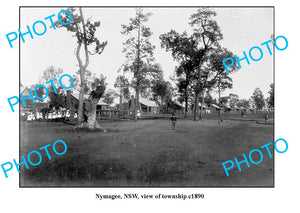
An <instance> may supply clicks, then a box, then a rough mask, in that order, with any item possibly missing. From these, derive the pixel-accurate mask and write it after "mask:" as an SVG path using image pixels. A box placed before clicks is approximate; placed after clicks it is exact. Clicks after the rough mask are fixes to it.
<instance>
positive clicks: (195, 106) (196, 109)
mask: <svg viewBox="0 0 300 213" xmlns="http://www.w3.org/2000/svg"><path fill="white" fill-rule="evenodd" d="M198 103H199V93H198V92H196V93H195V101H194V109H193V110H194V121H196V117H197V113H198Z"/></svg>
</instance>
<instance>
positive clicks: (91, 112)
mask: <svg viewBox="0 0 300 213" xmlns="http://www.w3.org/2000/svg"><path fill="white" fill-rule="evenodd" d="M104 92H105V86H104V85H100V86H98V87H97V88H96V90H94V91H92V92H91V94H90V95H89V98H88V99H87V100H86V101H85V102H84V115H85V116H87V122H86V123H81V125H80V127H86V128H89V129H100V126H99V124H98V122H97V120H96V118H97V104H98V102H99V100H100V98H101V97H102V95H103V94H104Z"/></svg>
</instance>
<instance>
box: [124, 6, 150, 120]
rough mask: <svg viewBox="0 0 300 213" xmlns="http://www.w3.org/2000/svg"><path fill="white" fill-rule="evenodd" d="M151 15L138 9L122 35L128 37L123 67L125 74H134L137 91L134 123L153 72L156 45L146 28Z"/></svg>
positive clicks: (134, 84) (133, 82) (125, 26)
mask: <svg viewBox="0 0 300 213" xmlns="http://www.w3.org/2000/svg"><path fill="white" fill-rule="evenodd" d="M150 16H151V13H146V14H145V13H143V10H142V9H141V8H138V9H136V14H135V17H134V18H130V22H129V24H127V25H122V31H121V34H123V35H125V36H127V37H128V38H127V40H126V41H125V42H124V43H123V45H124V47H123V52H124V53H125V57H126V61H125V63H124V64H123V65H122V68H121V69H122V70H123V71H124V72H131V73H133V80H132V82H131V85H132V87H133V88H134V89H135V104H134V121H137V108H138V106H139V96H140V92H141V90H142V89H143V88H144V87H145V84H148V83H149V81H148V75H149V72H151V69H149V67H151V64H152V63H153V62H154V57H153V50H154V48H155V47H154V45H152V44H151V43H150V41H149V39H150V36H151V35H152V32H151V31H150V28H149V27H147V26H146V23H147V22H148V20H149V17H150Z"/></svg>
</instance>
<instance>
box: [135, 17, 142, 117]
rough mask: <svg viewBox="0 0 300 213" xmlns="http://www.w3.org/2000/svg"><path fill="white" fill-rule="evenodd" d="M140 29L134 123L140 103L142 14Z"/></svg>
mask: <svg viewBox="0 0 300 213" xmlns="http://www.w3.org/2000/svg"><path fill="white" fill-rule="evenodd" d="M138 20H139V29H138V41H137V69H136V73H135V76H136V88H135V95H136V97H135V106H134V121H137V120H138V117H137V110H138V106H139V103H140V100H139V99H140V97H139V96H140V91H139V89H140V88H139V87H140V40H141V38H140V37H141V22H140V14H139V19H138Z"/></svg>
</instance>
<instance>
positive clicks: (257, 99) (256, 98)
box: [251, 88, 265, 110]
mask: <svg viewBox="0 0 300 213" xmlns="http://www.w3.org/2000/svg"><path fill="white" fill-rule="evenodd" d="M251 98H252V100H253V102H254V104H255V106H256V109H257V110H262V108H263V107H264V106H265V100H264V95H263V93H262V91H261V90H260V89H259V88H256V89H255V90H254V92H253V95H252V96H251Z"/></svg>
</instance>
